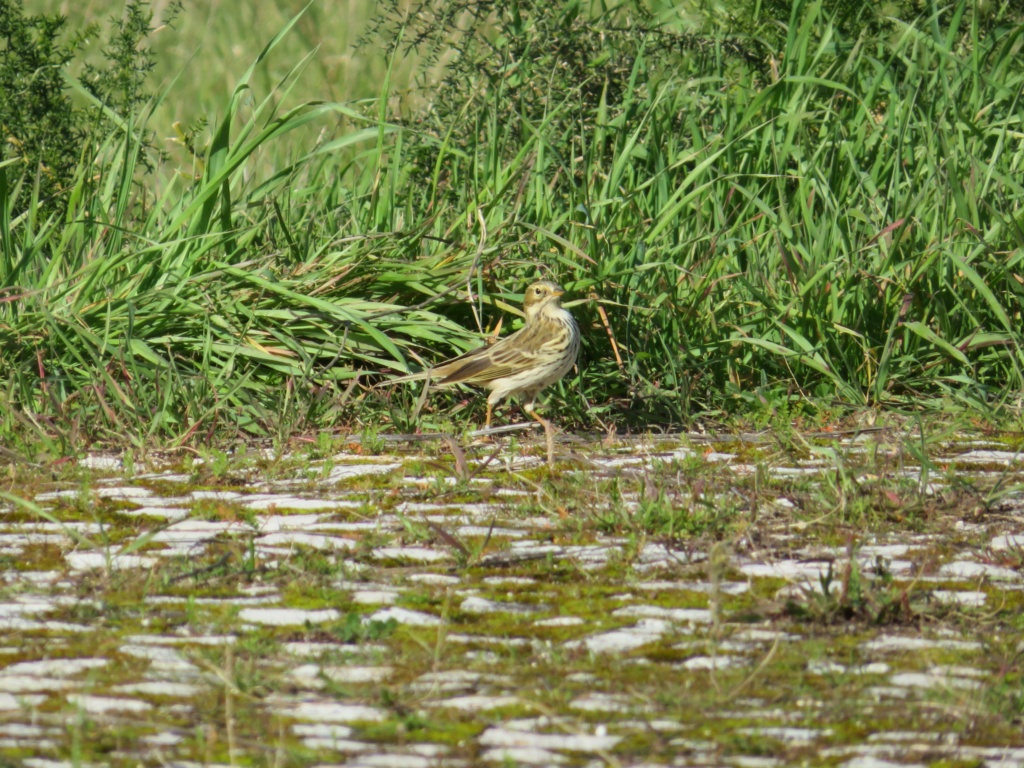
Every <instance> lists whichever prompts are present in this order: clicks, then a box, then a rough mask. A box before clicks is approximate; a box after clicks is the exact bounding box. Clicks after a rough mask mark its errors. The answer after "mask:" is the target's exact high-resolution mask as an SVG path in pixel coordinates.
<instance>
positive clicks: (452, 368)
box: [386, 280, 580, 467]
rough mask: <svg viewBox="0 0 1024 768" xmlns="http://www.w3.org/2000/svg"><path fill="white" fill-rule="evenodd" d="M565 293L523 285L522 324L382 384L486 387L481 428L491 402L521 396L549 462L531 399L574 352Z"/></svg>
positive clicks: (551, 439) (576, 334)
mask: <svg viewBox="0 0 1024 768" xmlns="http://www.w3.org/2000/svg"><path fill="white" fill-rule="evenodd" d="M564 293H565V291H564V290H562V287H561V286H560V285H558V284H557V283H554V282H551V281H550V280H539V281H537V282H535V283H533V284H531V285H530V286H528V287H527V289H526V294H525V295H524V297H523V314H524V315H525V316H526V323H525V324H524V325H523V327H522V328H520V329H519V330H518V331H516V332H515V333H513V334H511V335H509V336H506V337H505V338H503V339H499V340H498V341H496V342H495V343H494V344H491V345H490V346H483V347H479V348H477V349H474V350H471V351H469V352H467V353H466V354H464V355H460V356H459V357H455V358H452V359H451V360H447V361H445V362H443V363H440V364H439V365H436V366H434V367H433V368H429V369H427V370H425V371H420V372H419V373H413V374H410V375H408V376H399V377H397V378H393V379H389V380H388V381H387V382H386V383H387V384H389V385H390V384H400V383H402V382H405V381H418V380H422V379H426V380H427V384H428V386H429V384H430V382H431V381H434V382H436V383H438V384H442V385H448V384H475V385H476V386H479V387H483V388H485V389H489V390H490V391H491V393H490V395H488V397H487V420H486V428H487V429H490V428H491V413H492V411H493V410H494V406H495V405H497V404H498V403H500V402H501V401H502V400H504V399H505V398H506V397H509V396H510V395H522V396H523V410H524V411H525V412H526V414H527V415H528V416H529V417H530V418H531V419H533V420H534V421H536V422H538V423H539V424H540V425H541V426H543V427H544V435H545V437H546V439H547V447H548V465H549V466H552V467H553V466H554V464H555V436H554V432H553V428H552V426H551V422H550V421H549V420H547V419H545V418H544V417H543V416H541V415H540V414H539V413H537V411H536V409H535V407H534V404H535V403H536V400H537V395H539V394H540V392H541V390H542V389H544V388H545V387H548V386H550V385H551V384H554V383H555V382H556V381H558V380H559V379H561V378H562V377H563V376H565V374H566V373H568V372H569V370H570V369H571V368H572V367H573V365H574V364H575V363H576V357H577V355H578V354H579V351H580V328H579V326H578V325H577V324H576V320H575V318H573V316H572V315H571V314H570V313H569V312H568V311H567V310H565V309H563V308H562V305H561V297H562V295H563V294H564Z"/></svg>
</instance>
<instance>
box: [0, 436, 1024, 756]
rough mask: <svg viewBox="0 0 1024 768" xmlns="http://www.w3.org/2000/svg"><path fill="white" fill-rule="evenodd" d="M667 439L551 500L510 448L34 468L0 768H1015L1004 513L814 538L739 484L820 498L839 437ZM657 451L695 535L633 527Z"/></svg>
mask: <svg viewBox="0 0 1024 768" xmlns="http://www.w3.org/2000/svg"><path fill="white" fill-rule="evenodd" d="M695 441H696V438H694V439H690V440H688V441H684V442H685V444H684V442H680V441H676V444H674V445H673V444H672V443H671V442H670V441H665V440H662V441H661V442H660V443H658V444H657V447H655V446H653V445H651V444H644V443H635V444H630V445H628V446H626V447H625V448H621V449H619V450H616V451H614V452H611V451H602V450H601V449H600V448H598V447H596V446H595V447H593V450H591V452H590V453H589V454H588V455H587V459H586V460H585V461H580V462H577V463H576V464H575V465H570V466H566V467H563V468H562V469H560V470H559V472H560V473H561V474H562V476H563V477H564V476H572V475H574V474H575V475H576V476H578V483H577V487H578V488H580V489H582V490H581V494H582V495H581V496H579V497H577V498H576V499H575V501H573V502H572V503H570V504H568V506H566V505H564V504H563V503H562V500H561V499H560V498H559V496H558V493H559V492H558V491H552V490H551V489H550V487H548V486H545V479H544V472H546V470H540V469H538V468H537V467H536V465H537V464H538V461H537V460H535V459H530V458H519V459H515V460H509V461H503V460H502V459H501V458H499V459H498V460H496V461H494V462H492V463H491V464H490V465H488V466H487V467H486V468H485V469H484V470H483V471H481V472H480V473H479V474H477V475H476V476H474V477H472V478H465V477H464V478H463V479H461V480H459V479H453V478H452V477H450V476H448V474H446V472H445V471H444V470H443V468H442V470H441V471H440V473H439V474H437V473H435V474H436V476H434V477H423V476H422V473H423V472H424V471H432V469H431V468H432V467H433V465H431V464H430V463H429V462H430V461H432V460H434V459H435V458H436V456H432V455H431V454H432V453H436V451H434V449H433V448H425V449H423V451H424V452H423V453H422V454H402V455H400V454H397V453H396V454H391V455H387V456H385V457H378V458H371V459H367V458H362V457H359V456H355V455H350V454H341V455H336V456H333V457H331V458H330V459H329V460H327V461H309V462H297V463H296V465H295V467H294V469H293V470H289V471H285V472H281V471H277V472H276V473H275V477H274V479H271V480H268V479H264V478H263V477H261V473H260V472H259V471H255V470H253V471H247V472H241V473H240V474H236V475H235V476H233V477H228V478H225V477H220V478H216V479H215V480H211V479H210V478H207V479H206V480H205V481H203V480H199V482H206V483H207V487H201V488H200V487H197V486H196V485H195V484H193V483H195V482H196V480H197V475H192V474H188V473H184V474H183V473H180V472H177V471H174V470H170V469H169V470H167V471H159V470H158V471H153V472H145V473H141V474H134V475H131V474H130V473H127V472H126V471H125V470H124V468H123V467H122V465H121V462H120V461H119V460H117V459H111V458H105V457H91V458H90V459H88V460H86V461H84V462H82V464H81V466H80V467H79V474H78V475H77V476H76V477H75V478H74V479H72V480H68V481H66V482H65V481H63V480H62V481H57V482H49V481H43V480H39V481H37V482H35V483H34V484H31V487H30V488H28V490H27V491H25V490H24V489H23V495H25V496H27V497H28V498H30V499H31V500H33V501H34V503H35V504H36V505H38V507H39V512H41V513H42V514H39V512H31V511H27V510H26V509H25V508H23V507H14V506H11V505H6V506H5V507H3V509H4V516H3V524H2V526H0V558H2V561H0V562H2V566H3V572H2V574H0V576H2V580H3V591H2V593H0V654H2V656H0V658H2V659H3V661H0V664H3V669H2V670H0V756H3V755H6V756H7V757H8V760H7V761H6V762H4V761H3V760H0V764H17V763H22V764H25V765H28V766H33V767H35V768H43V767H44V766H56V765H132V766H136V765H189V766H197V765H206V764H225V765H227V764H255V765H275V766H277V765H282V766H283V765H313V764H318V765H328V764H345V765H359V766H377V767H379V768H383V767H386V766H400V767H403V768H418V767H419V766H423V767H424V768H426V767H427V766H468V765H479V764H488V763H491V764H496V765H604V764H608V765H736V766H772V765H783V764H792V763H803V762H807V763H812V764H838V765H847V766H884V765H889V764H894V763H895V764H905V765H927V764H931V763H935V762H941V763H943V764H946V765H953V764H957V765H959V764H963V765H992V766H995V765H999V766H1012V765H1024V732H1022V731H1021V730H1020V727H1019V722H1020V721H1019V716H1020V712H1019V711H1018V712H1017V713H1016V716H1017V720H1016V722H1014V713H1013V712H1012V709H1013V707H1014V706H1016V707H1019V706H1020V701H1021V698H1020V697H1021V691H1020V688H1021V676H1020V672H1019V669H1018V668H1017V667H1016V664H1017V662H1019V658H1020V656H1019V654H1020V651H1021V650H1024V646H1022V645H1021V641H1022V637H1021V636H1020V635H1019V633H1016V632H1015V631H1014V629H1015V626H1016V627H1017V628H1019V624H1017V625H1014V624H1013V622H1012V620H1009V621H1008V619H1007V616H1008V615H1009V616H1011V617H1012V616H1013V615H1014V614H1015V615H1017V616H1019V615H1020V613H1021V611H1020V606H1021V603H1022V602H1024V600H1022V597H1021V590H1022V588H1024V578H1022V568H1021V563H1022V562H1024V556H1022V548H1024V500H1022V499H1021V498H1020V496H1019V495H1017V494H1014V493H1007V494H1005V496H1004V497H1002V498H1001V500H1000V502H999V504H998V505H996V507H991V506H990V507H989V508H987V509H986V510H984V511H983V512H978V511H976V510H975V511H973V512H968V511H965V510H968V507H967V506H963V507H956V506H955V505H947V507H946V511H945V512H942V511H941V510H940V512H938V513H934V514H932V515H931V517H930V518H929V517H928V515H926V514H924V513H922V515H923V517H922V518H921V519H924V520H926V524H922V523H921V522H920V520H911V519H908V520H907V521H906V522H905V524H904V521H901V520H900V519H898V518H899V515H902V514H905V511H904V510H902V509H900V510H897V511H896V512H893V513H892V514H893V515H895V516H896V517H897V519H896V520H894V521H889V524H888V525H887V527H884V529H885V531H884V532H883V533H877V534H876V533H871V532H869V531H868V530H866V528H861V529H859V530H858V526H857V525H856V523H855V522H854V523H852V524H849V525H845V526H838V527H835V526H833V528H831V529H830V534H829V535H828V536H821V535H820V531H821V529H820V527H819V526H818V523H817V521H816V520H814V519H813V518H812V519H810V520H808V519H807V518H806V517H801V516H800V515H799V514H796V513H797V512H799V511H800V510H799V509H798V508H799V507H800V505H801V503H802V502H801V501H800V499H799V498H797V496H798V494H793V498H791V497H790V496H789V495H787V494H785V493H781V492H773V493H769V494H767V495H766V494H764V493H763V492H759V491H757V490H756V488H757V487H759V486H757V484H755V483H754V482H753V480H754V478H760V479H759V480H758V483H761V484H762V485H763V483H764V482H766V481H767V480H773V479H774V480H778V479H780V478H793V480H792V482H793V483H794V485H793V487H794V488H797V487H799V488H805V489H811V490H810V491H808V493H813V489H814V488H815V487H816V484H818V485H820V484H825V485H837V484H838V483H839V482H840V478H839V476H838V473H837V472H836V463H835V462H834V461H833V460H832V459H831V458H830V457H831V456H833V455H834V454H835V452H837V451H838V452H840V453H842V454H843V456H844V457H845V460H846V461H848V462H849V461H853V460H854V459H855V458H856V457H857V456H858V455H861V453H862V452H863V449H862V447H861V446H860V445H859V444H858V443H857V442H849V443H846V444H838V443H837V444H836V446H835V447H833V448H830V449H828V450H823V452H822V455H810V456H808V457H807V458H805V459H804V460H799V461H786V460H783V459H778V458H775V459H773V458H771V456H770V453H771V452H770V451H766V452H763V453H761V454H758V455H756V456H752V455H749V453H748V454H744V451H747V450H748V449H749V447H750V446H749V445H747V444H743V445H740V444H738V443H736V444H734V443H727V442H726V443H720V444H718V445H716V446H714V450H712V449H711V448H710V447H708V446H701V445H696V444H695ZM490 450H491V449H488V451H490ZM829 451H832V453H829ZM741 455H742V457H741ZM1019 459H1020V457H1019V456H1018V455H1017V454H1016V453H1012V452H1008V451H1004V450H1002V449H1001V447H1000V446H999V445H995V446H987V445H981V444H975V443H971V444H966V443H965V444H960V445H957V444H953V445H949V446H947V447H946V448H945V449H944V452H943V456H942V457H941V458H936V457H934V456H933V457H932V461H933V462H937V463H938V464H941V465H942V466H943V467H947V468H948V469H947V470H946V473H945V474H944V475H943V476H942V477H935V476H931V477H928V478H924V477H923V476H922V473H921V471H920V469H919V468H917V467H915V466H910V465H907V466H902V465H901V466H900V467H898V468H896V469H893V470H892V471H893V472H894V473H896V474H900V473H902V474H904V475H906V476H908V477H911V478H917V479H918V480H920V482H921V483H922V484H923V485H922V488H921V498H923V499H928V498H937V497H941V496H942V495H943V494H944V493H948V492H951V491H950V489H951V487H952V485H955V484H956V483H953V482H951V481H952V480H957V479H958V478H959V479H960V480H963V481H965V482H975V481H976V482H983V481H985V480H986V478H996V480H995V482H996V483H997V484H998V485H999V487H1003V488H1005V487H1011V486H1014V485H1016V484H1019V483H1020V474H1021V472H1022V470H1024V466H1022V465H1021V464H1020V462H1019ZM682 463H688V466H689V470H690V471H691V472H696V473H697V474H698V475H702V476H703V477H704V478H705V479H704V480H701V481H700V482H699V483H696V482H694V483H690V482H689V481H683V482H682V486H683V488H684V491H685V493H683V495H681V496H680V495H678V494H677V495H675V496H671V497H668V500H667V501H665V502H664V503H665V504H667V505H668V507H672V505H673V504H676V505H679V504H682V503H683V501H686V503H688V504H690V505H691V509H690V510H689V511H688V510H686V509H682V510H680V512H679V514H680V515H681V518H682V519H684V520H689V519H694V516H695V515H696V516H699V514H701V510H707V509H710V508H716V507H721V506H722V505H728V506H729V508H730V509H732V510H734V513H733V514H734V515H735V516H736V518H737V519H741V520H742V521H743V522H742V525H734V526H733V527H732V528H731V529H729V532H728V533H727V534H725V535H718V536H717V539H718V541H719V542H721V543H717V544H716V543H715V539H716V537H715V536H711V535H703V534H702V532H700V531H696V532H694V531H690V532H687V531H685V530H684V531H678V532H675V533H674V534H673V535H668V534H666V533H665V532H664V531H660V532H659V531H648V532H644V531H642V530H640V528H639V527H638V528H631V527H630V524H629V520H630V519H631V516H635V515H638V514H640V511H641V510H642V508H643V505H644V503H645V499H646V501H650V500H651V498H654V497H656V496H657V495H658V488H659V487H660V486H659V483H661V482H662V481H665V482H668V480H666V478H671V477H672V476H673V473H675V474H677V475H678V474H679V472H680V471H681V470H679V469H678V467H679V466H680V465H681V464H682ZM890 468H891V467H890ZM434 469H437V468H436V467H434ZM453 472H454V474H458V473H457V472H455V471H454V470H453ZM228 474H230V473H228ZM712 477H717V478H718V479H719V482H718V484H717V485H715V484H714V483H712V482H711V481H710V480H708V479H707V478H712ZM616 478H617V479H618V480H620V481H621V486H620V490H621V489H625V490H624V491H623V492H622V493H621V494H620V495H619V497H618V498H613V497H612V495H611V491H609V487H610V486H608V485H607V483H608V482H609V480H610V479H616ZM852 479H853V483H852V485H851V488H852V489H854V490H856V488H857V487H863V486H865V485H867V484H869V483H870V481H871V478H869V477H868V476H867V475H862V476H857V475H856V474H854V475H852ZM602 482H603V483H605V485H603V486H602V485H600V483H602ZM786 482H789V480H787V481H786ZM801 484H802V485H801ZM858 484H859V485H858ZM210 485H216V487H209V486H210ZM592 488H593V489H597V490H592ZM652 489H653V490H652ZM678 489H679V486H677V491H678ZM751 489H754V490H751ZM15 490H17V489H15ZM606 493H607V494H609V495H608V496H607V497H605V496H603V495H602V494H606ZM886 493H892V492H891V491H888V492H882V493H881V494H880V496H879V499H880V500H876V501H875V502H873V503H874V504H875V508H876V510H877V509H881V510H882V512H881V513H879V514H881V515H882V516H883V517H884V516H885V514H888V513H886V511H885V510H886V504H887V499H888V501H893V500H892V498H890V497H887V496H886ZM794 499H795V500H794ZM896 501H899V500H898V499H897V500H896ZM896 506H898V505H896ZM940 518H941V519H940ZM616 521H618V522H616ZM622 521H625V522H622ZM937 521H938V522H937ZM851 553H852V556H853V557H854V559H855V561H856V565H857V567H856V568H854V569H852V571H851V569H850V567H849V558H850V555H851ZM709 558H710V559H709ZM851 572H852V573H853V574H854V576H853V578H852V580H851V576H850V574H851ZM844 574H845V575H844ZM858 584H859V586H858ZM825 589H828V590H830V591H831V593H832V595H833V597H832V603H831V605H832V606H833V608H834V607H835V605H836V604H837V603H841V602H843V600H844V599H846V600H847V602H854V601H853V598H852V597H851V594H850V593H851V592H852V590H855V589H860V590H861V592H862V593H864V594H865V595H867V597H865V598H864V599H863V600H862V601H861V602H860V603H858V604H859V605H862V606H866V607H865V608H864V611H865V615H864V616H860V617H850V616H845V615H843V611H842V609H841V608H838V609H835V610H832V609H830V608H829V607H828V606H829V605H830V603H829V600H828V599H827V598H826V597H825V596H824V594H823V591H824V590H825ZM841 591H845V592H846V594H845V595H844V596H841V595H839V594H838V593H839V592H841ZM892 595H896V597H897V599H895V600H894V601H893V605H892V606H891V611H890V612H889V613H888V614H887V613H886V612H885V611H886V610H887V609H886V608H885V606H884V605H883V603H884V601H885V599H886V596H892ZM901 595H902V597H901ZM787 606H788V607H787ZM793 606H797V607H798V609H799V610H796V611H795V612H794V610H793ZM865 616H866V617H867V618H865ZM886 616H887V617H888V618H887V619H885V620H883V617H886ZM894 616H895V617H896V618H895V620H894V619H893V617H894ZM872 617H874V620H873V618H872ZM1000 617H1001V618H1000ZM1014 691H1016V693H1014ZM1007 702H1009V703H1007ZM1014 702H1016V703H1014Z"/></svg>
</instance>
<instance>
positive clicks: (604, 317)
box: [590, 293, 626, 376]
mask: <svg viewBox="0 0 1024 768" xmlns="http://www.w3.org/2000/svg"><path fill="white" fill-rule="evenodd" d="M590 300H591V301H597V294H596V293H591V294H590ZM597 314H598V315H600V316H601V322H602V323H603V324H604V329H605V331H607V332H608V341H610V342H611V343H612V352H613V353H614V354H615V363H616V364H617V365H618V366H619V373H621V374H622V375H623V376H625V375H626V366H625V364H624V363H623V362H622V355H620V354H619V345H618V344H617V343H616V342H615V334H614V333H613V332H612V324H611V323H609V322H608V313H607V312H605V311H604V307H602V306H601V305H600V304H598V305H597Z"/></svg>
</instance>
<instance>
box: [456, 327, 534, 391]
mask: <svg viewBox="0 0 1024 768" xmlns="http://www.w3.org/2000/svg"><path fill="white" fill-rule="evenodd" d="M514 335H515V334H513V336H508V337H506V338H504V339H502V340H501V341H499V342H498V343H497V344H494V345H493V346H490V347H483V348H482V349H478V350H474V351H473V352H470V353H468V354H466V355H463V356H462V357H460V358H456V359H455V360H452V361H451V363H448V364H446V365H445V366H444V370H439V371H437V373H438V374H439V375H440V376H443V378H439V380H438V383H440V384H457V383H459V382H462V381H464V382H469V383H483V382H487V381H494V380H495V379H504V378H506V377H508V376H514V375H515V374H517V373H521V372H523V371H525V370H528V369H530V368H532V367H533V366H534V365H535V364H536V358H537V354H536V352H535V351H532V350H524V349H523V348H522V347H521V346H519V345H518V344H510V343H508V342H510V341H511V340H512V339H513V337H514Z"/></svg>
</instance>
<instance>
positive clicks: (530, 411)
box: [523, 401, 555, 469]
mask: <svg viewBox="0 0 1024 768" xmlns="http://www.w3.org/2000/svg"><path fill="white" fill-rule="evenodd" d="M523 410H524V411H526V413H527V415H529V417H530V418H531V419H533V420H534V421H536V422H538V423H539V424H540V425H541V426H543V427H544V437H546V438H547V441H548V466H549V467H551V468H552V469H554V467H555V433H554V430H553V429H552V427H551V422H550V421H548V420H547V419H545V418H544V417H543V416H541V415H540V414H539V413H537V411H535V410H534V408H533V402H532V401H531V402H529V403H525V404H524V405H523Z"/></svg>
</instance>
